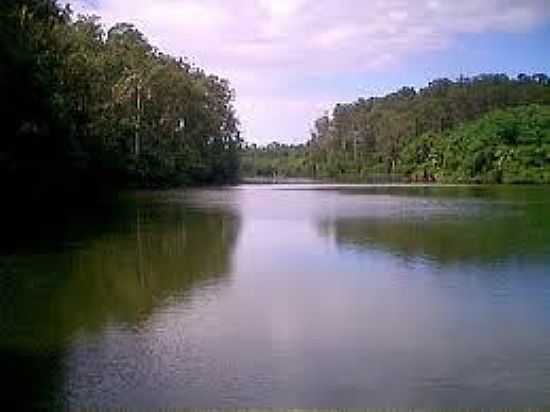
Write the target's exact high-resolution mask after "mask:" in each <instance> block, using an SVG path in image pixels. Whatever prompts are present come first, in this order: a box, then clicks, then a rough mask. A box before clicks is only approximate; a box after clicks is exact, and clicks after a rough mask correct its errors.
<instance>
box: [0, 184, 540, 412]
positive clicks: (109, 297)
mask: <svg viewBox="0 0 550 412" xmlns="http://www.w3.org/2000/svg"><path fill="white" fill-rule="evenodd" d="M4 240H6V239H4ZM0 250H1V251H0V325H1V329H0V331H1V333H0V362H1V364H2V370H3V371H4V373H3V375H4V378H5V380H6V383H3V384H2V385H3V390H2V391H1V392H2V395H0V396H1V397H2V399H1V400H2V401H3V403H2V404H4V405H5V404H6V403H15V404H16V405H18V406H19V407H22V408H30V407H32V408H43V409H57V408H69V409H73V408H94V407H95V408H115V407H128V408H138V409H146V408H161V407H309V408H313V407H358V406H372V407H439V406H442V407H456V406H459V407H500V406H512V407H513V406H519V407H521V406H544V405H549V404H550V189H548V188H544V187H399V186H389V187H384V186H356V185H349V186H346V185H332V186H330V185H286V186H285V185H279V186H271V185H244V186H238V187H231V188H209V189H194V190H181V191H169V192H154V193H153V192H140V193H133V194H128V195H125V196H124V197H123V199H121V201H120V202H117V204H116V205H113V206H112V207H111V208H109V209H108V212H107V211H103V212H102V213H101V214H97V213H96V214H87V215H86V214H84V215H82V216H79V217H78V218H71V219H67V220H66V221H64V222H62V223H59V222H57V223H49V224H46V223H45V224H44V225H40V226H39V227H36V228H35V230H34V232H32V233H31V234H30V235H29V234H28V235H25V237H23V236H16V237H13V238H11V239H8V241H7V242H3V245H2V249H0Z"/></svg>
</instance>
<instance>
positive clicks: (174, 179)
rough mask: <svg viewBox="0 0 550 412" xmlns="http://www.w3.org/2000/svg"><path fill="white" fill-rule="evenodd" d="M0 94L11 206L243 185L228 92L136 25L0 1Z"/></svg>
mask: <svg viewBox="0 0 550 412" xmlns="http://www.w3.org/2000/svg"><path fill="white" fill-rule="evenodd" d="M0 87H1V89H2V90H3V92H4V93H3V96H2V98H0V114H1V120H2V124H1V126H0V127H1V128H2V137H1V138H0V173H1V175H2V176H3V181H4V183H5V184H4V187H3V190H4V191H5V192H6V193H11V194H12V196H13V197H17V198H25V199H30V200H32V199H44V198H46V197H50V198H51V197H54V196H60V195H63V194H65V195H73V194H75V193H78V192H79V191H82V192H83V191H86V192H88V193H90V191H93V190H92V189H100V188H101V187H103V186H116V187H119V186H128V185H134V186H140V187H156V186H166V185H173V184H203V183H211V182H227V181H231V180H234V179H236V177H237V173H238V169H239V156H238V151H239V147H240V144H241V138H240V134H239V124H238V120H237V118H236V115H235V111H234V108H233V103H232V102H233V99H234V91H233V90H232V89H231V87H230V85H229V83H228V81H227V80H224V79H222V78H220V77H217V76H215V75H211V74H207V73H205V71H204V70H202V69H200V68H198V67H195V66H194V65H191V64H190V63H188V62H187V61H186V60H185V59H182V58H176V57H173V56H170V55H168V54H166V53H163V52H162V51H160V50H158V49H157V48H156V47H154V46H153V45H151V44H150V43H149V42H148V41H147V39H146V38H145V36H144V35H143V33H141V32H140V31H139V30H138V29H137V28H136V27H134V26H133V25H131V24H128V23H119V24H116V25H114V26H113V27H111V28H109V29H108V30H106V29H105V28H104V26H103V25H102V23H101V21H100V19H99V18H98V17H96V16H77V17H74V15H73V13H72V12H71V10H70V8H69V7H68V6H66V7H65V8H62V7H60V6H59V4H58V3H57V2H56V1H55V0H2V2H1V4H0Z"/></svg>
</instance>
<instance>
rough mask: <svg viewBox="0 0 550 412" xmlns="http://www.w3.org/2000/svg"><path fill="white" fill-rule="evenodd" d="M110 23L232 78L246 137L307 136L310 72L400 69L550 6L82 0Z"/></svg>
mask: <svg viewBox="0 0 550 412" xmlns="http://www.w3.org/2000/svg"><path fill="white" fill-rule="evenodd" d="M73 4H74V5H75V7H76V9H77V11H83V12H91V13H95V14H99V15H101V16H102V17H103V18H104V21H105V22H106V24H113V23H114V22H117V21H129V22H132V23H135V24H136V25H138V26H139V28H140V29H141V30H142V31H143V32H144V33H145V34H146V35H147V36H148V37H149V39H150V40H151V41H152V42H153V43H154V44H155V45H157V46H159V47H160V48H161V49H164V50H167V51H168V52H170V53H172V54H175V55H182V56H187V57H189V58H191V61H194V62H196V63H197V64H198V65H200V66H203V67H205V68H207V69H208V70H210V71H213V72H217V73H220V74H222V75H224V76H227V77H228V78H229V79H230V80H231V82H232V84H233V86H234V87H235V89H236V90H237V93H238V99H239V101H238V102H237V108H238V109H239V115H240V117H241V118H242V123H243V128H244V132H245V137H246V138H249V139H253V140H257V139H260V140H264V141H266V140H271V139H273V138H274V137H278V138H286V139H292V138H296V137H298V138H305V137H307V130H308V128H309V127H310V124H311V122H312V120H313V118H314V117H315V116H317V115H319V114H321V113H322V112H323V110H321V109H320V108H319V103H320V102H329V101H333V102H334V101H338V100H339V99H340V98H341V97H342V96H336V95H331V96H329V95H326V94H325V93H324V92H323V87H324V85H323V84H319V91H317V92H316V93H313V94H311V93H310V94H308V95H302V93H301V92H300V91H299V90H295V89H292V87H291V86H290V85H291V84H296V83H297V80H298V79H300V78H301V77H302V76H307V75H311V74H313V75H323V74H326V75H331V74H335V73H346V72H348V71H349V70H352V71H355V72H358V71H362V72H368V71H371V70H381V69H384V68H387V67H393V66H395V65H396V64H397V63H399V62H400V61H402V60H403V59H405V58H406V57H407V56H410V55H411V54H412V53H418V52H422V51H426V50H433V49H440V48H443V47H445V46H446V45H447V44H449V43H450V42H451V41H452V39H453V38H454V37H455V36H456V35H458V34H462V33H482V32H485V31H504V32H517V31H523V30H528V29H530V28H532V27H534V26H535V25H537V24H538V23H540V22H542V21H543V20H545V19H547V18H548V16H549V15H550V2H549V1H548V0H483V1H479V0H462V1H456V0H373V1H364V0H155V1H151V0H99V1H98V0H94V3H93V4H95V5H92V3H90V2H89V0H88V2H86V1H85V0H74V1H73Z"/></svg>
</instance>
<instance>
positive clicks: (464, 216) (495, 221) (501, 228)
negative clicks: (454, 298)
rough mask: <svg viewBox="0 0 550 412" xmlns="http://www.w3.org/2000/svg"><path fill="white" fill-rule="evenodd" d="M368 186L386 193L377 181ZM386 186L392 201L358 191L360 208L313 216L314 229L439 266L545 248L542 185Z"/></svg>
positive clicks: (348, 244) (549, 234) (541, 253)
mask: <svg viewBox="0 0 550 412" xmlns="http://www.w3.org/2000/svg"><path fill="white" fill-rule="evenodd" d="M368 193H369V196H371V195H372V194H373V193H376V194H377V195H378V196H384V195H387V194H388V193H392V192H391V191H390V192H389V189H388V188H385V189H374V190H369V192H368ZM393 193H394V196H393V197H392V199H393V201H392V202H390V203H384V204H382V205H380V206H379V207H377V206H376V202H374V205H375V206H374V207H373V202H372V200H371V199H369V198H368V197H365V194H364V192H363V197H364V201H365V208H364V210H363V213H362V214H359V215H352V216H350V215H349V214H337V215H336V216H334V215H333V216H330V217H326V218H321V219H319V220H318V228H319V232H320V233H321V234H322V235H323V236H328V237H330V238H331V239H333V240H334V241H335V242H337V244H339V245H340V246H341V247H343V248H350V249H357V250H361V249H362V250H380V251H386V252H389V253H391V254H393V255H395V256H398V257H402V258H406V259H415V258H417V259H420V260H427V261H431V262H433V263H435V264H443V265H450V264H457V263H459V264H462V265H464V264H480V263H499V262H504V261H506V260H509V259H512V258H523V259H526V258H529V259H531V261H532V262H533V261H534V260H537V259H538V260H541V259H544V258H545V257H546V256H548V254H549V253H550V216H549V215H548V213H549V212H548V205H549V204H550V196H549V195H548V194H547V193H545V192H544V191H543V190H540V189H536V188H535V189H529V188H527V189H526V188H519V189H518V188H516V189H515V190H514V188H512V189H510V188H507V190H506V189H505V190H502V189H496V188H454V189H451V188H439V189H437V188H411V189H405V188H395V189H394V190H393ZM346 194H347V195H355V196H356V197H357V196H358V195H360V194H361V193H358V192H357V191H355V192H354V191H348V192H346ZM396 204H398V207H397V208H395V205H396Z"/></svg>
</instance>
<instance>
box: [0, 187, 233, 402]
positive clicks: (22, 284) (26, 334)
mask: <svg viewBox="0 0 550 412" xmlns="http://www.w3.org/2000/svg"><path fill="white" fill-rule="evenodd" d="M103 212H104V213H92V214H80V215H75V216H71V217H67V218H66V219H64V220H62V221H60V220H59V219H56V220H54V221H52V222H42V223H41V224H39V225H37V226H36V231H35V235H36V236H34V237H33V236H32V235H29V232H28V227H26V228H25V230H22V231H21V232H18V233H14V232H12V233H11V238H10V239H6V238H5V237H4V239H3V240H4V242H3V244H2V248H1V249H0V325H2V326H1V328H2V333H0V361H1V364H2V365H3V366H2V367H3V370H4V371H5V376H7V377H9V381H10V382H9V383H8V385H7V387H6V386H5V387H4V388H3V390H2V392H3V393H4V395H3V397H6V396H7V399H6V398H4V399H0V400H2V401H3V400H5V401H6V403H7V402H10V403H12V401H17V400H19V401H21V402H23V403H24V404H25V405H26V406H34V407H40V408H43V407H45V406H46V407H52V408H55V405H56V402H58V401H59V399H57V398H56V394H58V393H59V390H60V389H59V388H60V387H62V386H63V376H62V375H63V373H62V371H63V362H62V360H63V357H64V355H63V353H64V351H65V350H66V348H67V347H68V346H69V345H70V343H71V342H72V341H73V340H74V339H75V338H77V337H78V336H79V335H81V334H86V335H87V336H90V335H91V336H93V335H94V334H96V333H100V332H101V331H102V330H103V329H104V328H106V327H107V326H112V325H123V326H124V327H129V328H140V327H141V325H142V324H143V323H144V322H146V321H147V319H148V318H149V317H150V316H151V315H152V314H153V313H154V312H155V310H156V309H157V308H159V307H162V305H163V304H165V302H166V301H167V300H168V299H170V298H172V297H174V296H176V297H177V299H180V300H181V299H185V296H186V294H187V293H189V292H190V291H191V290H192V289H193V288H195V287H196V286H197V285H201V284H202V283H204V282H221V281H223V280H225V279H227V276H228V275H229V274H230V273H231V264H232V254H233V249H234V246H235V243H236V241H237V237H238V235H239V230H240V217H239V216H238V215H237V214H235V213H233V212H231V211H227V210H221V209H220V210H214V209H210V210H208V211H207V212H204V211H198V210H195V209H190V208H187V207H185V205H183V204H181V203H180V202H166V201H165V199H163V198H162V197H160V200H159V197H158V196H156V195H154V194H153V195H147V196H143V195H136V196H133V195H132V196H130V197H129V198H127V199H126V200H125V201H124V202H123V203H119V204H115V205H113V206H112V207H111V208H110V209H104V210H103ZM29 236H30V237H32V238H29ZM25 237H27V238H25ZM33 371H34V372H33ZM21 390H23V391H25V394H26V395H23V394H22V395H21V396H19V395H16V393H18V392H20V391H21ZM27 409H28V408H27Z"/></svg>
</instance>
